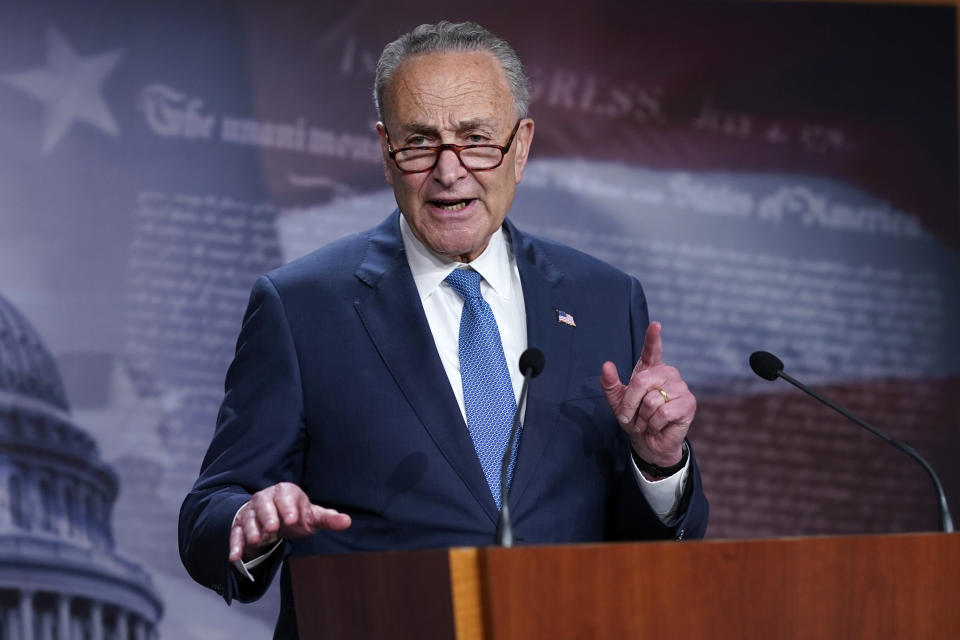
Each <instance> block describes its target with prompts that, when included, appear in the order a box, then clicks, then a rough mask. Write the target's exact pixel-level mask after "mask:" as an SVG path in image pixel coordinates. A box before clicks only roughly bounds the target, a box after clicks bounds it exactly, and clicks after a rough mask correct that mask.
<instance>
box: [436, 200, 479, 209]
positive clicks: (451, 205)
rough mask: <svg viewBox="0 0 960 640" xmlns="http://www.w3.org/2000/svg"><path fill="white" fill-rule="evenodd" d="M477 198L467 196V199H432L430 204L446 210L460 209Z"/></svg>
mask: <svg viewBox="0 0 960 640" xmlns="http://www.w3.org/2000/svg"><path fill="white" fill-rule="evenodd" d="M475 199H476V198H467V199H465V200H431V201H430V204H432V205H433V206H435V207H436V208H438V209H443V210H444V211H459V210H460V209H463V208H464V207H465V206H467V205H468V204H470V203H471V202H473V201H474V200H475Z"/></svg>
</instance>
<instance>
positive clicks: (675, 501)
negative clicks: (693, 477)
mask: <svg viewBox="0 0 960 640" xmlns="http://www.w3.org/2000/svg"><path fill="white" fill-rule="evenodd" d="M630 468H631V469H632V470H633V475H634V477H635V478H636V480H637V486H639V487H640V492H641V493H643V496H644V497H645V498H646V499H647V504H649V505H650V508H651V509H653V512H654V513H655V514H657V517H658V518H660V521H661V522H663V524H665V525H667V526H668V527H669V526H672V525H674V524H676V522H677V519H678V518H677V507H678V506H679V505H680V500H681V499H683V494H684V492H685V491H686V488H687V478H688V477H689V475H690V459H689V458H688V459H687V464H685V465H684V466H683V469H681V470H680V471H677V472H676V473H675V474H673V475H672V476H667V477H666V478H661V479H659V480H647V479H646V478H644V477H643V474H642V473H640V469H639V468H638V467H637V463H636V462H634V461H633V455H630Z"/></svg>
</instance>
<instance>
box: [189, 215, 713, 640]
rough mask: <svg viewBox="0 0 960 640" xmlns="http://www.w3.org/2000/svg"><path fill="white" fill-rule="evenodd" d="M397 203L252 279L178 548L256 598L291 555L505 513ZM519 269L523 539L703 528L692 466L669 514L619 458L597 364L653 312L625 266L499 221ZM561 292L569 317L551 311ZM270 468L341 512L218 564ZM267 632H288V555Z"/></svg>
mask: <svg viewBox="0 0 960 640" xmlns="http://www.w3.org/2000/svg"><path fill="white" fill-rule="evenodd" d="M398 216H399V213H398V212H397V211H395V212H394V213H393V214H392V215H390V216H389V217H388V218H387V219H386V220H385V221H384V222H383V223H381V224H380V225H379V226H377V227H375V228H373V229H370V230H368V231H366V232H363V233H360V234H357V235H354V236H350V237H347V238H343V239H341V240H338V241H336V242H334V243H332V244H330V245H328V246H326V247H324V248H322V249H319V250H318V251H315V252H313V253H311V254H310V255H307V256H305V257H303V258H301V259H299V260H296V261H294V262H291V263H290V264H287V265H285V266H283V267H280V268H278V269H276V270H275V271H272V272H271V273H269V274H267V275H266V276H263V277H261V278H260V279H259V280H258V281H257V283H256V285H255V286H254V288H253V292H252V294H251V297H250V303H249V306H248V309H247V312H246V314H245V317H244V321H243V327H242V329H241V332H240V336H239V339H238V342H237V351H236V356H235V359H234V361H233V363H232V364H231V366H230V369H229V371H228V373H227V378H226V395H225V397H224V400H223V404H222V406H221V409H220V414H219V417H218V420H217V427H216V431H215V434H214V437H213V441H212V443H211V445H210V448H209V451H208V452H207V455H206V457H205V459H204V461H203V466H202V469H201V472H200V477H199V479H198V480H197V482H196V484H195V485H194V487H193V489H192V490H191V492H190V493H189V494H188V495H187V497H186V499H185V501H184V503H183V506H182V508H181V512H180V531H179V533H180V553H181V558H182V559H183V562H184V565H185V566H186V567H187V569H188V571H189V572H190V574H191V575H192V576H193V578H194V579H195V580H197V581H198V582H199V583H201V584H203V585H205V586H208V587H210V588H212V589H214V590H216V591H217V592H218V593H220V594H221V595H222V596H223V597H224V598H225V599H226V600H227V602H230V601H231V600H232V599H233V598H238V599H240V600H251V599H255V598H257V597H259V596H260V595H261V594H262V592H263V591H264V590H265V589H266V586H267V585H268V584H269V581H270V580H271V579H272V575H273V573H274V572H275V571H276V569H277V568H278V566H280V565H281V563H282V560H283V559H284V558H286V557H287V556H288V555H290V554H317V553H344V552H353V551H375V550H387V549H391V550H396V549H422V548H429V547H446V546H463V545H490V544H493V543H494V540H495V535H496V528H497V520H498V512H497V507H496V505H495V503H494V501H493V497H492V496H491V494H490V489H489V488H488V485H487V483H486V480H485V479H484V475H483V471H482V470H481V467H480V462H479V460H478V458H477V455H476V453H475V451H474V448H473V443H472V441H471V439H470V434H469V432H468V430H467V427H466V424H465V423H464V421H463V417H462V415H461V413H460V409H459V407H458V405H457V401H456V399H455V397H454V394H453V391H452V389H451V388H450V383H449V380H448V378H447V376H446V374H445V372H444V369H443V365H442V364H441V362H440V357H439V355H438V353H437V349H436V346H435V344H434V341H433V336H432V334H431V333H430V329H429V326H428V324H427V320H426V316H425V315H424V312H423V307H422V305H421V304H420V298H419V295H418V293H417V289H416V285H415V284H414V281H413V276H412V275H411V273H410V269H409V266H408V264H407V259H406V256H405V253H404V249H403V242H402V240H401V236H400V228H399V218H398ZM504 224H505V228H506V230H507V232H508V233H509V237H510V241H511V243H512V245H513V251H514V256H515V258H516V262H517V266H518V268H519V271H520V279H521V282H522V286H523V297H524V305H525V307H526V314H527V333H528V344H529V345H531V346H536V347H538V348H540V349H541V350H542V351H543V353H544V355H545V359H546V367H545V369H544V371H543V373H542V374H541V375H540V376H539V377H538V378H537V379H536V380H534V381H533V383H532V385H531V388H530V393H529V399H528V404H527V410H526V420H525V425H524V428H523V432H522V435H521V437H520V440H519V452H518V458H517V464H516V469H515V471H514V478H513V482H512V488H511V493H510V509H511V513H512V514H513V520H514V529H515V537H516V540H517V542H518V543H519V544H533V543H536V544H546V543H568V542H587V541H598V540H614V539H616V540H624V539H653V538H657V539H663V538H691V537H702V535H703V533H704V531H705V529H706V522H707V510H708V508H707V502H706V499H705V497H704V495H703V492H702V490H701V487H700V477H699V473H698V471H697V469H696V464H695V463H694V465H693V471H692V473H691V476H690V481H689V483H688V485H689V486H688V490H687V492H686V495H685V497H684V500H683V502H682V504H681V508H682V511H683V515H682V517H681V518H680V520H679V522H678V523H677V524H676V525H675V526H673V527H667V526H664V525H663V524H662V523H661V522H660V520H659V519H658V518H657V517H656V516H655V514H654V513H653V512H652V511H651V510H650V508H649V506H648V505H647V503H646V501H645V499H644V498H643V495H642V494H641V493H640V490H639V488H638V487H637V485H636V480H635V478H634V477H633V474H632V473H631V471H630V470H629V468H628V466H627V465H628V462H629V456H630V453H629V451H630V448H629V441H628V439H627V437H626V434H625V433H624V432H623V431H622V429H621V428H620V427H619V426H618V424H617V422H616V420H615V419H614V416H613V413H612V411H611V410H610V408H609V406H608V405H607V402H606V400H605V399H604V396H603V393H602V390H601V388H600V383H599V373H600V367H601V364H602V363H603V362H604V361H605V360H612V361H613V362H615V363H616V365H617V368H618V369H619V370H620V371H621V372H622V373H624V374H625V372H629V371H630V370H631V369H632V368H633V366H634V363H635V362H636V361H637V360H638V359H639V357H640V352H641V349H642V346H643V338H644V334H645V331H646V328H647V325H648V317H647V307H646V301H645V299H644V295H643V291H642V289H641V287H640V283H639V282H637V280H636V279H634V278H632V277H630V276H628V275H626V274H624V273H622V272H621V271H618V270H617V269H614V268H613V267H611V266H609V265H607V264H605V263H603V262H600V261H599V260H596V259H594V258H592V257H590V256H588V255H586V254H583V253H581V252H578V251H575V250H573V249H571V248H569V247H564V246H562V245H559V244H555V243H553V242H549V241H546V240H543V239H539V238H534V237H532V236H529V235H526V234H524V233H522V232H520V231H518V230H517V229H516V228H515V227H514V226H513V225H512V224H511V223H510V222H505V223H504ZM557 310H562V311H565V312H567V313H569V314H571V315H572V316H573V317H574V319H575V322H576V326H575V327H573V326H569V325H567V324H564V323H560V322H558V321H557ZM280 481H287V482H293V483H296V484H298V485H299V486H301V487H302V488H303V489H304V490H305V491H306V493H307V494H308V495H309V496H310V499H311V500H312V501H313V502H314V503H316V504H319V505H323V506H327V507H332V508H335V509H338V510H340V511H342V512H344V513H347V514H349V515H350V516H351V517H352V519H353V524H352V526H351V527H350V528H349V529H347V530H346V531H342V532H326V531H324V532H320V533H317V534H315V535H313V536H311V537H309V538H306V539H302V540H295V541H289V542H285V543H284V549H283V550H282V552H279V553H275V554H274V555H273V557H271V560H270V561H269V562H268V563H267V566H266V567H263V568H262V569H261V570H260V571H259V572H258V575H259V577H258V580H257V581H256V582H255V583H250V582H249V581H246V580H244V579H238V578H239V576H238V575H237V574H236V572H235V571H234V570H233V569H232V568H231V567H230V565H229V564H228V563H227V555H228V534H229V529H230V525H231V521H232V519H233V517H234V514H235V512H236V511H237V509H238V508H239V507H240V506H241V505H242V504H243V503H244V502H245V501H246V500H247V499H248V498H249V496H250V494H252V493H253V492H255V491H257V490H259V489H262V488H264V487H267V486H269V485H272V484H274V483H277V482H280ZM282 564H284V571H283V574H282V585H281V589H282V604H281V608H282V610H281V614H280V620H279V621H278V628H277V635H278V637H295V623H294V618H293V610H292V598H291V597H290V592H289V578H288V576H287V575H286V568H285V563H282Z"/></svg>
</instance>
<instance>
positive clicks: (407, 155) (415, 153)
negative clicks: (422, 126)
mask: <svg viewBox="0 0 960 640" xmlns="http://www.w3.org/2000/svg"><path fill="white" fill-rule="evenodd" d="M521 120H522V118H521V119H520V120H517V124H515V125H513V131H512V132H510V139H509V140H507V144H505V145H503V146H500V145H498V144H441V145H437V146H435V147H403V148H402V149H391V148H390V147H389V146H388V147H387V154H388V155H389V156H390V157H391V158H393V161H394V163H396V165H397V168H398V169H400V171H403V172H404V173H423V172H425V171H430V170H431V169H433V168H434V167H435V166H437V162H438V161H439V160H440V154H441V153H443V152H444V151H446V150H447V149H450V150H451V151H453V152H454V153H455V154H456V155H457V159H458V160H460V164H462V165H463V166H464V167H466V168H467V169H468V170H469V171H489V170H491V169H496V168H497V167H499V166H500V165H501V164H502V163H503V157H504V156H505V155H506V154H507V152H508V151H509V150H510V145H512V144H513V139H514V138H515V137H516V135H517V131H518V130H519V129H520V121H521ZM389 139H390V132H389V131H388V132H387V140H389Z"/></svg>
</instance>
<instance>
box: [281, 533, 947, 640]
mask: <svg viewBox="0 0 960 640" xmlns="http://www.w3.org/2000/svg"><path fill="white" fill-rule="evenodd" d="M291 572H292V578H293V589H294V600H295V603H296V609H297V621H298V625H299V629H300V637H301V638H311V639H312V638H323V639H340V638H344V639H346V638H349V639H351V640H367V639H371V640H372V639H375V638H391V639H398V640H399V639H404V638H416V639H418V640H421V639H423V640H442V639H446V638H450V639H454V638H455V639H456V640H465V639H471V640H474V639H475V640H481V639H485V640H500V639H506V638H510V639H517V640H539V639H541V638H544V639H566V638H583V639H590V640H606V639H610V640H626V639H628V638H658V639H664V638H670V639H676V640H683V639H687V638H710V639H711V640H724V639H731V640H732V639H737V640H746V639H752V638H756V639H763V640H788V639H792V638H796V639H798V640H799V639H803V640H808V639H816V640H824V639H829V638H844V639H847V638H895V639H897V640H903V639H907V638H930V639H940V638H944V639H948V638H960V534H933V533H931V534H916V535H883V536H851V537H822V538H784V539H771V540H747V541H740V540H738V541H731V540H718V541H706V542H651V543H631V544H598V545H569V546H544V547H516V548H513V549H502V548H496V547H487V548H460V549H447V550H435V551H413V552H396V553H371V554H352V555H341V556H310V557H300V558H293V559H292V560H291Z"/></svg>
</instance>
